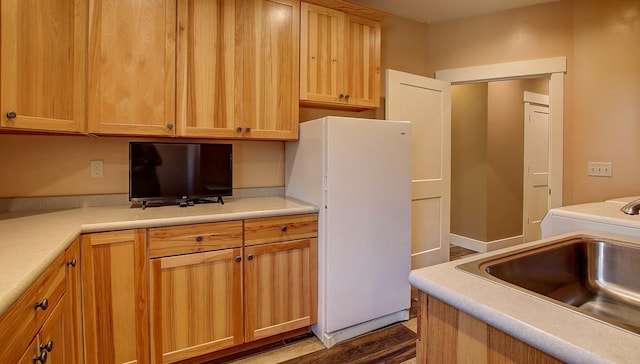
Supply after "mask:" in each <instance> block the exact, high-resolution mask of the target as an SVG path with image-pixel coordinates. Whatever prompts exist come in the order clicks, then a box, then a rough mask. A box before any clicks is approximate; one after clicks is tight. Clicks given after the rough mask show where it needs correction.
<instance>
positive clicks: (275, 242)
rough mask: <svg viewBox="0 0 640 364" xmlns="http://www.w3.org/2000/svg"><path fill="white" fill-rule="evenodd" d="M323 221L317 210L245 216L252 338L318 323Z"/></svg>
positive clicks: (247, 338) (248, 331)
mask: <svg viewBox="0 0 640 364" xmlns="http://www.w3.org/2000/svg"><path fill="white" fill-rule="evenodd" d="M317 226H318V225H317V215H316V214H307V215H294V216H278V217H270V218H260V219H249V220H246V221H245V249H244V253H245V261H244V284H245V287H244V291H245V341H246V342H249V341H253V340H258V339H262V338H265V337H268V336H273V335H276V334H281V333H285V332H287V331H291V330H295V329H298V328H302V327H307V326H311V325H312V324H314V323H315V322H316V316H317V315H316V313H317V262H318V252H317V249H318V248H317V244H318V243H317V239H316V238H315V237H316V236H317V235H318V228H317ZM294 239H299V240H294Z"/></svg>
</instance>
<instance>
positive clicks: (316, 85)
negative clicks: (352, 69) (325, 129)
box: [300, 2, 345, 104]
mask: <svg viewBox="0 0 640 364" xmlns="http://www.w3.org/2000/svg"><path fill="white" fill-rule="evenodd" d="M300 14H301V19H300V21H301V27H300V100H301V101H303V102H304V101H305V100H307V101H314V102H319V103H330V104H332V103H337V102H338V101H339V99H338V95H339V94H340V93H341V92H343V91H342V69H343V68H344V65H343V63H344V60H343V59H341V58H340V57H342V54H343V52H344V47H345V40H344V34H345V29H344V17H345V14H344V13H342V12H340V11H337V10H333V9H328V8H325V7H322V6H317V5H312V4H307V3H305V2H303V3H302V5H301V12H300ZM340 101H342V100H340Z"/></svg>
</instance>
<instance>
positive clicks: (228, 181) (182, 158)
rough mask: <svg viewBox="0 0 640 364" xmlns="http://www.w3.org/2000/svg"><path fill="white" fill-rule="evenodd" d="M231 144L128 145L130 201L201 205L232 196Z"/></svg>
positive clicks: (153, 143) (147, 143)
mask: <svg viewBox="0 0 640 364" xmlns="http://www.w3.org/2000/svg"><path fill="white" fill-rule="evenodd" d="M232 149H233V148H232V145H231V144H207V143H169V142H130V143H129V200H130V201H137V202H142V204H143V206H145V205H146V204H147V203H176V202H179V203H180V202H182V203H185V202H189V203H192V202H194V201H195V202H199V201H200V202H201V201H212V200H214V199H217V200H218V201H220V202H222V199H221V198H222V196H231V194H232V166H233V150H232Z"/></svg>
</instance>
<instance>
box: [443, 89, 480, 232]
mask: <svg viewBox="0 0 640 364" xmlns="http://www.w3.org/2000/svg"><path fill="white" fill-rule="evenodd" d="M487 101H488V87H487V84H486V83H478V84H470V85H460V86H454V87H452V88H451V233H453V234H456V235H460V236H464V237H467V238H471V239H475V240H480V241H487V219H488V217H487V171H488V168H487V165H488V161H487V126H488V123H487V115H488V114H487V107H488V102H487Z"/></svg>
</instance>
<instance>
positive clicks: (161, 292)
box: [150, 248, 242, 363]
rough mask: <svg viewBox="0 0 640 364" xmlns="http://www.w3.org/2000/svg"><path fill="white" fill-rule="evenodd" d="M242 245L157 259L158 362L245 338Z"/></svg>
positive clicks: (154, 262) (154, 342) (153, 305)
mask: <svg viewBox="0 0 640 364" xmlns="http://www.w3.org/2000/svg"><path fill="white" fill-rule="evenodd" d="M241 254H242V253H241V249H240V248H233V249H224V250H219V251H212V252H205V253H197V254H187V255H178V256H173V257H165V258H157V259H151V264H150V273H151V282H150V283H151V305H150V307H151V327H152V329H151V332H152V342H151V344H152V350H153V353H154V354H153V355H154V359H155V362H157V363H161V362H165V363H166V362H174V361H178V360H183V359H188V358H191V357H194V356H198V355H202V354H206V353H210V352H212V351H215V350H219V349H223V348H228V347H231V346H234V345H238V344H241V343H242V276H241V266H242V263H241Z"/></svg>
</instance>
